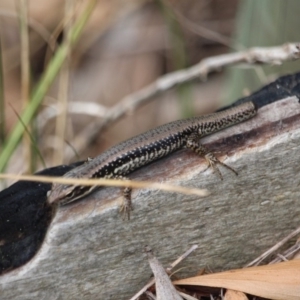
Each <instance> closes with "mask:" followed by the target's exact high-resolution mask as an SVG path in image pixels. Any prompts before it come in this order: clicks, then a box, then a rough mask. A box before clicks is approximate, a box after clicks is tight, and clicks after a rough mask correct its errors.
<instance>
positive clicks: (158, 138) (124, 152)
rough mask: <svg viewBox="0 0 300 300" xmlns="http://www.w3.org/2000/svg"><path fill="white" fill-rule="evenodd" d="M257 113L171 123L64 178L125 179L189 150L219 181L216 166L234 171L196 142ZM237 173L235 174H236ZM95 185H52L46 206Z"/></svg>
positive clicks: (239, 110)
mask: <svg viewBox="0 0 300 300" xmlns="http://www.w3.org/2000/svg"><path fill="white" fill-rule="evenodd" d="M256 113H257V108H256V106H255V105H254V103H253V102H251V101H249V102H246V103H242V104H239V105H238V106H235V107H232V108H229V109H226V110H224V111H220V112H216V113H213V114H209V115H204V116H200V117H194V118H190V119H185V120H178V121H175V122H171V123H168V124H165V125H162V126H159V127H157V128H154V129H152V130H149V131H147V132H145V133H142V134H140V135H137V136H135V137H133V138H131V139H129V140H126V141H124V142H122V143H120V144H118V145H116V146H114V147H112V148H110V149H108V150H107V151H105V152H103V153H102V154H100V155H99V156H97V157H95V158H94V159H91V160H89V161H87V162H86V163H84V164H83V165H81V166H79V167H76V168H74V169H72V170H71V171H69V172H68V173H66V174H65V175H64V177H67V178H84V179H91V178H107V179H110V178H118V179H120V178H124V177H125V176H126V175H128V174H129V173H131V172H133V171H135V170H137V169H138V168H140V167H142V166H145V165H147V164H149V163H151V162H153V161H155V160H157V159H160V158H162V157H165V156H167V155H168V154H170V153H172V152H174V151H177V150H179V149H182V148H189V149H191V150H193V151H194V152H196V153H197V154H198V155H200V156H202V157H204V158H205V159H206V160H207V162H208V163H209V165H210V166H211V167H212V168H213V170H214V171H216V172H217V173H218V174H219V176H220V177H221V179H222V175H221V172H220V170H219V168H218V167H217V164H221V165H223V166H225V167H226V168H228V169H230V170H232V171H233V172H235V171H234V170H233V169H232V168H230V167H229V166H227V165H225V164H224V163H222V162H220V161H219V160H218V159H217V158H216V157H215V156H214V155H213V153H211V152H209V151H208V150H207V149H206V148H205V147H204V146H202V145H201V144H199V139H200V138H202V137H204V136H207V135H211V134H213V133H215V132H217V131H220V130H222V129H224V128H227V127H229V126H232V125H235V124H238V123H241V122H243V121H246V120H248V119H250V118H252V117H253V116H255V115H256ZM235 173H236V172H235ZM95 188H96V186H93V187H89V186H80V185H77V186H76V185H64V184H58V183H54V184H53V185H52V189H51V191H50V192H49V193H48V199H47V200H48V202H49V203H59V204H61V205H64V204H67V203H70V202H72V201H75V200H77V199H79V198H83V197H84V196H86V195H88V194H90V193H91V192H92V191H93V190H94V189H95ZM130 194H131V189H130V188H125V189H124V200H125V201H124V205H123V210H124V211H125V212H127V213H128V210H129V209H130V208H131V202H130Z"/></svg>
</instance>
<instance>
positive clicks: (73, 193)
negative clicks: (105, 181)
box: [47, 183, 95, 205]
mask: <svg viewBox="0 0 300 300" xmlns="http://www.w3.org/2000/svg"><path fill="white" fill-rule="evenodd" d="M94 188H95V186H80V185H67V184H61V183H53V185H52V189H51V190H50V191H48V193H47V201H48V203H59V204H60V205H64V204H67V203H70V202H73V201H75V200H77V199H80V198H82V197H84V196H85V195H87V194H89V193H90V192H91V191H92V190H93V189H94Z"/></svg>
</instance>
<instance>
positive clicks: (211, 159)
mask: <svg viewBox="0 0 300 300" xmlns="http://www.w3.org/2000/svg"><path fill="white" fill-rule="evenodd" d="M199 138H200V137H199V135H198V134H197V133H192V134H191V135H190V137H189V138H188V140H187V142H186V147H187V148H189V149H191V150H193V151H194V152H195V153H197V154H198V155H199V156H202V157H204V158H205V160H206V161H207V162H208V165H209V167H211V168H212V169H213V171H214V172H216V173H217V174H218V176H219V177H220V179H221V180H223V176H222V173H221V171H220V169H219V168H218V165H222V166H223V167H225V168H227V169H228V170H230V171H232V172H233V173H234V174H235V175H238V173H237V172H236V171H235V170H234V169H233V168H231V167H230V166H228V165H226V164H225V163H223V162H221V161H220V160H219V159H218V158H217V157H215V155H214V154H213V153H212V152H210V151H209V150H208V149H207V148H205V147H204V146H203V145H201V144H199V142H198V141H199Z"/></svg>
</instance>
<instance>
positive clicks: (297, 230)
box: [246, 227, 300, 267]
mask: <svg viewBox="0 0 300 300" xmlns="http://www.w3.org/2000/svg"><path fill="white" fill-rule="evenodd" d="M299 233H300V227H298V228H297V229H296V230H294V231H293V232H291V233H290V234H289V235H288V236H287V237H285V238H284V239H282V240H281V241H280V242H278V243H277V244H276V245H274V246H273V247H271V248H270V249H269V250H267V251H266V252H265V253H263V254H262V255H260V256H259V257H258V258H256V259H255V260H253V261H252V262H250V263H249V264H248V265H246V267H251V266H257V265H258V264H260V263H261V262H262V261H263V260H264V259H265V258H266V257H268V256H269V255H270V254H272V253H273V252H275V251H276V250H278V249H279V248H280V247H281V246H282V245H284V244H285V243H286V242H287V241H289V240H290V239H292V238H293V237H294V236H296V235H297V234H299Z"/></svg>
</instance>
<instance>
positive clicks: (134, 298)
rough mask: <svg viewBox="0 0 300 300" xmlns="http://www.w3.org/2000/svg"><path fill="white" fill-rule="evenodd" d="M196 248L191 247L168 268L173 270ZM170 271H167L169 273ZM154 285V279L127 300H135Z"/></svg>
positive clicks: (194, 246)
mask: <svg viewBox="0 0 300 300" xmlns="http://www.w3.org/2000/svg"><path fill="white" fill-rule="evenodd" d="M197 248H198V245H193V246H192V247H191V248H190V249H189V250H187V251H186V252H185V253H184V254H182V255H181V256H180V257H179V258H178V259H176V260H175V261H174V262H173V263H172V264H171V265H170V266H171V267H170V268H171V269H172V268H174V267H175V266H176V265H177V264H178V263H180V262H181V261H182V260H183V259H185V258H186V257H187V256H188V255H190V254H191V253H192V252H193V251H195V250H196V249H197ZM171 269H168V271H170V270H171ZM154 283H155V279H154V278H153V279H151V280H150V281H149V282H148V283H147V284H146V285H145V286H144V287H143V288H142V289H141V290H140V291H138V292H137V293H136V294H135V295H134V296H133V297H131V298H130V299H129V300H136V299H138V297H139V296H141V295H142V294H143V293H145V292H146V290H147V289H148V288H150V287H151V286H152V285H153V284H154Z"/></svg>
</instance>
